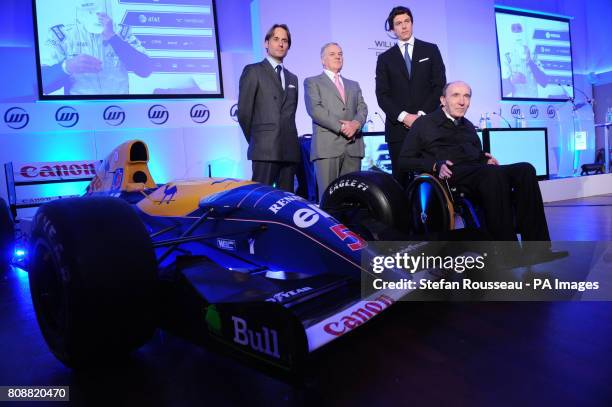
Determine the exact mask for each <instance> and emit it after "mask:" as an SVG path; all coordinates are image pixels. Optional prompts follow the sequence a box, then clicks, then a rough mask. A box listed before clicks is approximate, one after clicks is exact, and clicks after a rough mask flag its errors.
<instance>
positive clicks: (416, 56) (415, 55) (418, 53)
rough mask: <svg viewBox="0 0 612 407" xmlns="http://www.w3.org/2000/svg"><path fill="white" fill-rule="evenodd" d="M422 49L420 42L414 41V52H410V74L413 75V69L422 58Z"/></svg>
mask: <svg viewBox="0 0 612 407" xmlns="http://www.w3.org/2000/svg"><path fill="white" fill-rule="evenodd" d="M422 50H423V48H422V47H421V42H420V41H419V40H417V39H416V38H415V39H414V50H413V51H412V73H413V74H414V68H416V67H417V65H418V64H419V60H420V59H421V57H422V56H423V54H422Z"/></svg>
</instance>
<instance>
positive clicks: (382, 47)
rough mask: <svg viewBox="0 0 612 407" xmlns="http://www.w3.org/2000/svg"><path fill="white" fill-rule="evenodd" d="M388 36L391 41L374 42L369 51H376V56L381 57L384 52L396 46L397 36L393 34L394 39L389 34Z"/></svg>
mask: <svg viewBox="0 0 612 407" xmlns="http://www.w3.org/2000/svg"><path fill="white" fill-rule="evenodd" d="M387 36H389V38H391V40H374V44H372V46H371V47H369V48H368V49H369V50H370V51H374V53H375V55H376V56H379V55H380V54H382V53H383V52H385V51H386V50H388V49H389V48H391V47H392V46H394V45H395V42H396V40H397V37H395V34H393V37H392V36H391V35H390V34H389V33H387Z"/></svg>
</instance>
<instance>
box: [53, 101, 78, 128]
mask: <svg viewBox="0 0 612 407" xmlns="http://www.w3.org/2000/svg"><path fill="white" fill-rule="evenodd" d="M55 121H56V122H57V124H59V125H60V126H62V127H66V128H70V127H74V126H75V125H76V124H77V123H78V122H79V112H77V111H76V109H75V108H74V107H71V106H62V107H60V108H59V109H57V111H56V112H55Z"/></svg>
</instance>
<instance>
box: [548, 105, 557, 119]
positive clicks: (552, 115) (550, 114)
mask: <svg viewBox="0 0 612 407" xmlns="http://www.w3.org/2000/svg"><path fill="white" fill-rule="evenodd" d="M546 114H547V115H548V118H549V119H554V118H555V117H556V116H557V112H556V111H555V107H554V106H553V105H548V107H547V108H546Z"/></svg>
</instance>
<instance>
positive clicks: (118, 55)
mask: <svg viewBox="0 0 612 407" xmlns="http://www.w3.org/2000/svg"><path fill="white" fill-rule="evenodd" d="M32 1H33V9H34V26H35V28H36V36H35V37H36V57H37V64H38V88H39V97H40V98H41V99H129V98H168V97H171V98H176V97H185V98H188V97H202V96H206V97H223V87H222V78H221V62H220V56H219V39H218V37H217V33H218V30H217V20H216V15H215V0H62V1H57V0H32Z"/></svg>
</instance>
